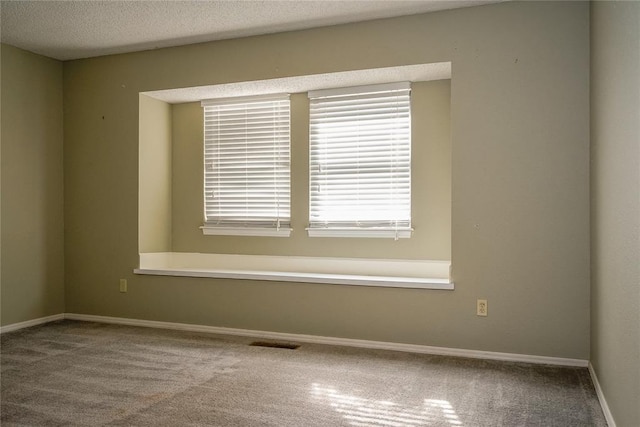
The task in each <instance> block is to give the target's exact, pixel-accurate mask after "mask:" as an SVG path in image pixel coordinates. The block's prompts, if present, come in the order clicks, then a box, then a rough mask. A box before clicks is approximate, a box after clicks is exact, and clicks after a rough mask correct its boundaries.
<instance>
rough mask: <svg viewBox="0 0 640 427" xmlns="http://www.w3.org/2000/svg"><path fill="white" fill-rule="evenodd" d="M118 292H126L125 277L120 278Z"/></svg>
mask: <svg viewBox="0 0 640 427" xmlns="http://www.w3.org/2000/svg"><path fill="white" fill-rule="evenodd" d="M120 292H127V279H120Z"/></svg>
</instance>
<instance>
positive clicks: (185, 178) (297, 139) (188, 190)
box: [141, 80, 451, 260]
mask: <svg viewBox="0 0 640 427" xmlns="http://www.w3.org/2000/svg"><path fill="white" fill-rule="evenodd" d="M450 87H451V85H450V81H449V80H440V81H432V82H418V83H414V84H413V85H412V88H411V103H412V116H413V120H412V133H413V135H412V136H413V141H412V159H413V163H414V167H413V170H412V184H413V186H412V213H413V215H412V223H413V227H414V229H415V231H414V233H413V236H412V237H411V238H410V239H399V240H398V241H394V240H393V239H370V238H369V239H362V238H361V239H331V238H316V237H314V238H310V237H308V236H307V232H306V231H305V227H307V226H308V218H309V167H308V165H309V160H308V159H309V135H308V129H309V118H308V117H309V104H308V99H307V95H306V93H301V94H294V95H292V96H291V134H292V135H293V137H292V140H291V157H292V162H291V193H292V197H291V212H292V215H291V226H292V228H293V232H292V234H291V237H289V238H286V239H285V238H280V237H272V238H265V237H257V238H251V237H234V236H204V235H203V234H202V231H201V230H200V229H199V228H198V227H200V226H201V225H202V222H203V166H202V165H203V163H204V161H203V150H202V141H203V140H204V137H203V115H202V107H201V106H200V104H199V103H190V104H178V105H174V106H173V165H174V167H173V194H174V199H173V213H174V215H173V227H172V235H173V250H174V251H175V252H204V253H223V254H224V253H227V254H229V253H231V254H256V255H299V256H342V257H349V258H365V257H369V258H400V259H430V260H450V259H451V121H450V111H451V105H450V98H451V88H450ZM141 193H142V192H141ZM141 197H142V194H141Z"/></svg>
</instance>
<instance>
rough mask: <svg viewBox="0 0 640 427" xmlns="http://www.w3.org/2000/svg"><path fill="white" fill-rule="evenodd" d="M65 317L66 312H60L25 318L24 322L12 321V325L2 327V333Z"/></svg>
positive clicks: (0, 330)
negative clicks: (29, 318) (35, 317)
mask: <svg viewBox="0 0 640 427" xmlns="http://www.w3.org/2000/svg"><path fill="white" fill-rule="evenodd" d="M64 318H65V315H64V313H60V314H54V315H51V316H45V317H39V318H37V319H31V320H25V321H24V322H18V323H12V324H10V325H6V326H2V327H0V334H4V333H5V332H13V331H17V330H19V329H24V328H29V327H31V326H36V325H42V324H43V323H49V322H55V321H57V320H63V319H64Z"/></svg>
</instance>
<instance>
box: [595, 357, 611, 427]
mask: <svg viewBox="0 0 640 427" xmlns="http://www.w3.org/2000/svg"><path fill="white" fill-rule="evenodd" d="M589 374H590V375H591V381H593V386H594V388H595V389H596V394H597V395H598V400H599V401H600V406H601V407H602V412H603V413H604V418H605V419H606V420H607V425H608V426H609V427H616V422H615V420H614V419H613V415H612V414H611V410H610V409H609V405H608V404H607V399H605V398H604V393H603V392H602V388H601V387H600V382H599V381H598V376H597V375H596V371H595V369H594V368H593V365H592V364H591V362H589Z"/></svg>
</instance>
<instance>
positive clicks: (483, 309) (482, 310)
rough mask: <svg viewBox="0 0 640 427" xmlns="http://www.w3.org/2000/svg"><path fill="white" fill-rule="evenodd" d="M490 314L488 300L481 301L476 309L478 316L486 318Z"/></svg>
mask: <svg viewBox="0 0 640 427" xmlns="http://www.w3.org/2000/svg"><path fill="white" fill-rule="evenodd" d="M488 312H489V308H488V306H487V300H486V299H479V300H478V305H477V307H476V314H477V315H478V316H486V315H487V314H488Z"/></svg>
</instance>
